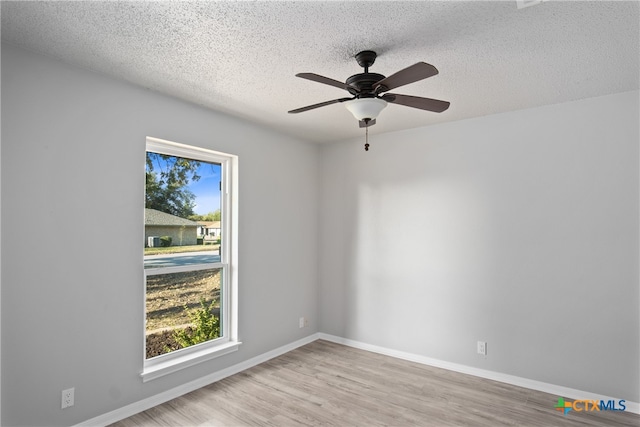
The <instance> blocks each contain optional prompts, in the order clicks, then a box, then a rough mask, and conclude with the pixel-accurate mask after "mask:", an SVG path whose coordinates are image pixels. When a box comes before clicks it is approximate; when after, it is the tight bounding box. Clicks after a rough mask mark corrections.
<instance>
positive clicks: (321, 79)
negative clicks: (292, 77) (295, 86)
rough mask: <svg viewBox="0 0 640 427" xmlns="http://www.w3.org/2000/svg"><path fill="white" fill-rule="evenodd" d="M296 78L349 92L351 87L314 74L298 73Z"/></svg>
mask: <svg viewBox="0 0 640 427" xmlns="http://www.w3.org/2000/svg"><path fill="white" fill-rule="evenodd" d="M296 77H300V78H303V79H307V80H311V81H313V82H318V83H324V84H326V85H329V86H335V87H338V88H340V89H344V90H349V86H347V85H346V84H344V83H342V82H339V81H338V80H334V79H330V78H329V77H324V76H321V75H319V74H314V73H298V74H296Z"/></svg>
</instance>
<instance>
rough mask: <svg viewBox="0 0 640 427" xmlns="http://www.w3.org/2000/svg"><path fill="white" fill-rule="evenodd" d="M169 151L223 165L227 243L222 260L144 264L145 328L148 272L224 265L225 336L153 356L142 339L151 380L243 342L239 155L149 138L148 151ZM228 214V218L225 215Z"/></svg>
mask: <svg viewBox="0 0 640 427" xmlns="http://www.w3.org/2000/svg"><path fill="white" fill-rule="evenodd" d="M149 151H150V152H154V153H159V154H166V155H170V156H177V157H183V158H187V159H194V160H201V161H206V162H212V163H219V164H221V165H222V175H223V176H222V183H223V186H222V188H221V194H220V201H221V207H220V212H221V215H222V218H223V221H221V227H222V228H221V233H222V236H223V239H225V244H224V245H222V250H221V253H220V262H217V263H211V264H201V265H198V266H181V267H164V268H150V269H145V268H144V257H143V258H142V263H143V265H142V269H143V273H144V274H143V276H144V286H143V292H144V295H143V296H144V298H143V313H145V315H144V316H143V325H142V327H143V329H142V330H143V331H145V324H144V323H145V320H146V283H147V276H148V275H156V274H168V273H178V272H182V271H194V270H204V269H216V268H220V269H221V274H222V277H221V282H222V288H221V289H220V290H221V295H222V299H223V300H222V301H221V302H220V303H221V309H222V310H221V313H222V316H223V318H222V319H221V323H222V329H223V330H222V337H221V338H218V339H214V340H211V341H207V342H205V343H201V344H196V345H194V346H191V347H187V348H184V349H180V350H176V351H173V352H171V353H167V354H163V355H159V356H156V357H153V358H151V359H147V358H146V339H145V340H143V343H142V347H143V348H142V359H143V368H142V372H141V373H140V376H141V377H142V381H143V382H147V381H150V380H153V379H156V378H160V377H162V376H165V375H168V374H171V373H174V372H177V371H179V370H181V369H184V368H188V367H190V366H193V365H196V364H198V363H201V362H204V361H207V360H211V359H213V358H216V357H220V356H223V355H225V354H229V353H232V352H234V351H237V350H238V347H239V346H240V345H241V344H242V343H241V342H240V341H239V340H238V314H237V312H238V262H237V260H238V156H235V155H232V154H227V153H222V152H219V151H214V150H209V149H205V148H201V147H195V146H191V145H185V144H180V143H177V142H171V141H166V140H162V139H158V138H152V137H147V138H146V149H145V153H146V152H149ZM224 218H226V220H225V219H224Z"/></svg>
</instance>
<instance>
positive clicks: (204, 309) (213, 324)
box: [173, 297, 220, 347]
mask: <svg viewBox="0 0 640 427" xmlns="http://www.w3.org/2000/svg"><path fill="white" fill-rule="evenodd" d="M215 303H216V300H213V301H211V302H210V303H209V304H207V302H206V301H205V299H204V298H202V297H201V298H200V308H197V309H194V310H190V309H188V308H187V307H186V306H185V308H184V309H185V310H186V311H187V314H188V315H189V319H191V323H192V324H193V326H192V327H191V328H187V329H180V330H176V331H174V333H173V337H174V339H175V340H176V341H177V342H178V343H179V344H180V345H181V346H182V347H189V346H191V345H195V344H200V343H203V342H206V341H209V340H212V339H214V338H218V337H219V336H220V319H219V318H218V317H217V316H215V315H214V314H213V305H214V304H215Z"/></svg>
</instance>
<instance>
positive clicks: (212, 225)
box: [198, 221, 220, 237]
mask: <svg viewBox="0 0 640 427" xmlns="http://www.w3.org/2000/svg"><path fill="white" fill-rule="evenodd" d="M198 236H214V237H220V221H198Z"/></svg>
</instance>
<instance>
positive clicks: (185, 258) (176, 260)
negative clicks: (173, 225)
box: [144, 250, 220, 268]
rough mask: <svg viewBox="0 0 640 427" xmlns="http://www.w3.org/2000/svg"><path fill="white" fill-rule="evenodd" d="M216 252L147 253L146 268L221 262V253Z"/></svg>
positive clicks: (145, 258)
mask: <svg viewBox="0 0 640 427" xmlns="http://www.w3.org/2000/svg"><path fill="white" fill-rule="evenodd" d="M217 252H218V251H217V250H216V251H215V252H185V253H181V254H171V255H147V256H145V257H144V268H158V267H177V266H181V265H192V264H204V263H210V262H220V255H218V253H217Z"/></svg>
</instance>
